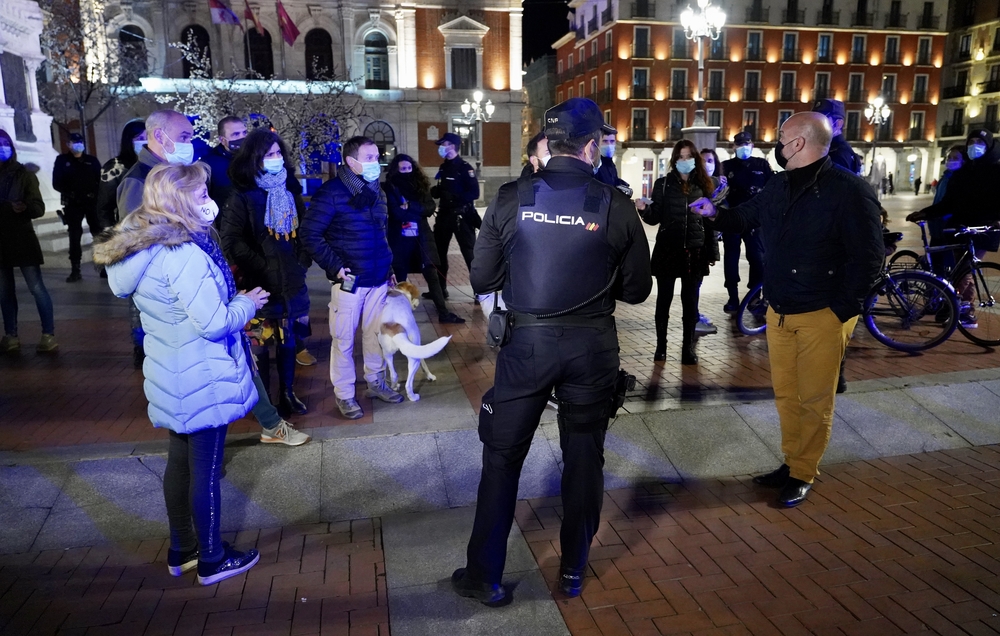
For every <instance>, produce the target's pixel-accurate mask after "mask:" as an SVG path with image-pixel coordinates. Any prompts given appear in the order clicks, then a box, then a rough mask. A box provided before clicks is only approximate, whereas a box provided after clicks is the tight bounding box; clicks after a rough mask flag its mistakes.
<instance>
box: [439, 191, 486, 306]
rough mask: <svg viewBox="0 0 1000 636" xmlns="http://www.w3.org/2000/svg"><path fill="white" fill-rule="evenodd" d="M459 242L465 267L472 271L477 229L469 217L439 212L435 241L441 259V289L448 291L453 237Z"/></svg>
mask: <svg viewBox="0 0 1000 636" xmlns="http://www.w3.org/2000/svg"><path fill="white" fill-rule="evenodd" d="M452 236H454V237H455V240H456V241H458V248H459V249H460V250H462V258H464V259H465V266H466V267H468V268H469V270H470V271H471V269H472V252H473V248H475V246H476V228H475V227H473V226H472V223H470V222H469V219H468V218H467V215H465V214H463V215H459V214H458V213H457V212H455V211H453V210H447V211H445V210H439V211H438V213H437V220H436V221H435V222H434V241H435V243H436V244H437V249H438V258H440V259H441V267H440V268H439V269H440V272H441V289H443V290H447V289H448V248H449V247H450V246H451V237H452Z"/></svg>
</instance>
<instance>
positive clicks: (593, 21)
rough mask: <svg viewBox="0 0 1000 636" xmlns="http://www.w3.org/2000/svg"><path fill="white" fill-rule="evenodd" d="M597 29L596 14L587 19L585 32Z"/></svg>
mask: <svg viewBox="0 0 1000 636" xmlns="http://www.w3.org/2000/svg"><path fill="white" fill-rule="evenodd" d="M595 31H597V16H596V15H595V16H594V17H592V18H591V19H589V20H587V33H594V32H595Z"/></svg>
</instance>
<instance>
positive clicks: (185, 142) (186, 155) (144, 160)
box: [118, 110, 194, 217]
mask: <svg viewBox="0 0 1000 636" xmlns="http://www.w3.org/2000/svg"><path fill="white" fill-rule="evenodd" d="M193 138H194V128H193V127H192V126H191V122H189V121H188V118H187V117H185V116H184V115H182V114H181V113H178V112H177V111H176V110H157V111H154V112H153V113H150V115H149V117H147V118H146V146H145V147H144V148H143V149H142V151H141V152H140V153H139V161H137V162H136V163H135V165H134V166H132V167H131V168H130V169H129V171H128V172H126V173H125V177H124V178H123V179H122V183H121V185H120V186H118V211H119V214H121V215H122V217H124V216H125V215H127V214H131V213H132V212H134V211H135V210H137V209H138V208H139V206H140V205H142V189H143V187H144V186H145V185H146V175H148V174H149V171H150V170H152V169H153V168H154V167H155V166H158V165H159V164H161V163H175V164H182V165H189V164H191V163H192V162H193V161H194V144H192V143H191V139H193Z"/></svg>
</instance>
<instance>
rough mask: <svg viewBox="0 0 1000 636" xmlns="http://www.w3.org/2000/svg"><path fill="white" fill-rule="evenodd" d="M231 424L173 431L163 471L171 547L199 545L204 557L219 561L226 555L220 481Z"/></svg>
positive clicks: (175, 548)
mask: <svg viewBox="0 0 1000 636" xmlns="http://www.w3.org/2000/svg"><path fill="white" fill-rule="evenodd" d="M228 428H229V425H228V424H224V425H222V426H219V427H216V428H206V429H202V430H200V431H195V432H194V433H189V434H186V435H185V434H181V433H175V432H174V431H170V446H169V447H168V450H167V468H166V470H165V471H164V473H163V500H164V502H165V503H166V504H167V521H168V522H169V524H170V547H171V548H173V549H174V550H179V551H181V552H189V551H191V550H193V549H194V548H198V550H199V555H198V558H199V559H200V560H202V561H218V560H219V559H221V558H222V557H223V555H224V550H223V549H222V533H221V531H220V528H221V521H220V515H221V512H222V493H221V489H220V486H219V481H220V480H221V479H222V456H223V450H224V447H225V443H226V431H227V430H228ZM192 521H193V522H194V528H193V529H192V525H191V524H192Z"/></svg>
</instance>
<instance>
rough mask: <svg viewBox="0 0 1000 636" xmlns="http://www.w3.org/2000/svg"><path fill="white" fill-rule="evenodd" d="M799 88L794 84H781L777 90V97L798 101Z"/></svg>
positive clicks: (786, 100)
mask: <svg viewBox="0 0 1000 636" xmlns="http://www.w3.org/2000/svg"><path fill="white" fill-rule="evenodd" d="M799 95H801V93H800V92H799V89H798V88H797V87H795V86H782V87H781V90H780V91H778V99H779V100H780V101H783V102H797V101H799Z"/></svg>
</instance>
